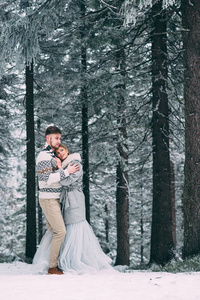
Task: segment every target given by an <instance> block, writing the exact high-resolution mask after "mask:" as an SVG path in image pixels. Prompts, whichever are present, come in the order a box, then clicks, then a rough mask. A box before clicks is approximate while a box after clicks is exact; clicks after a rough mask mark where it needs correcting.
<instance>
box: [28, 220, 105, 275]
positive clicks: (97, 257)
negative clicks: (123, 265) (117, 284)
mask: <svg viewBox="0 0 200 300" xmlns="http://www.w3.org/2000/svg"><path fill="white" fill-rule="evenodd" d="M66 230H67V233H66V236H65V239H64V241H63V243H62V246H61V249H60V256H59V261H58V266H59V267H60V268H61V269H62V270H63V271H64V272H70V273H76V274H77V273H78V274H84V273H96V272H97V271H100V270H101V269H105V268H111V266H110V264H111V259H110V257H108V256H107V255H106V254H105V253H104V252H103V251H102V249H101V247H100V245H99V242H98V239H97V238H96V236H95V234H94V232H93V230H92V227H91V226H90V225H89V224H88V222H87V221H81V222H78V223H74V224H69V225H66ZM52 238H53V231H52V229H48V230H47V232H46V234H45V235H44V237H43V239H42V241H41V243H40V246H39V248H38V250H37V252H36V254H35V257H34V260H33V265H34V270H35V272H36V273H40V274H45V273H47V271H48V266H49V255H50V246H51V241H52Z"/></svg>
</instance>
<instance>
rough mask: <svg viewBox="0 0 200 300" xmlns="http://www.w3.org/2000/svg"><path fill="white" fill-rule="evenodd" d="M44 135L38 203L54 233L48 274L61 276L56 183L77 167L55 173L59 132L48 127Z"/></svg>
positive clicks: (61, 230)
mask: <svg viewBox="0 0 200 300" xmlns="http://www.w3.org/2000/svg"><path fill="white" fill-rule="evenodd" d="M45 135H46V144H45V147H44V149H42V151H41V152H40V153H39V155H38V157H37V160H36V165H37V174H38V184H39V203H40V206H41V208H42V210H43V212H44V214H45V217H46V222H47V229H48V228H49V227H51V228H52V230H53V232H54V234H53V239H52V242H51V249H50V258H49V270H48V274H58V275H62V274H63V272H62V270H60V269H59V268H58V255H59V252H60V247H61V244H62V242H63V240H64V237H65V234H66V229H65V225H64V221H63V218H62V214H61V209H60V202H59V198H60V193H61V185H60V183H58V181H59V180H60V177H62V179H64V178H66V177H67V176H69V174H72V173H75V172H76V171H78V168H79V167H78V164H76V165H74V166H71V165H69V166H68V168H67V169H66V170H62V169H60V170H61V171H62V172H57V173H55V170H56V169H57V163H56V159H55V155H54V151H55V149H57V148H58V147H59V145H60V143H61V130H60V129H59V128H58V127H56V126H50V127H48V128H47V129H46V134H45ZM49 178H51V182H52V184H51V185H48V184H47V181H48V179H49ZM54 178H55V180H54ZM58 178H59V179H58Z"/></svg>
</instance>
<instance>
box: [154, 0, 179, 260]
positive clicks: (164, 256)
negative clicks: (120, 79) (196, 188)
mask: <svg viewBox="0 0 200 300" xmlns="http://www.w3.org/2000/svg"><path fill="white" fill-rule="evenodd" d="M162 4H163V1H162V0H159V1H157V2H156V3H155V4H154V5H153V7H152V13H153V16H152V17H153V20H154V22H153V26H154V28H153V30H152V38H151V39H152V105H153V119H152V139H153V141H152V143H153V211H152V232H151V257H150V262H155V263H158V264H164V263H166V262H168V261H169V260H170V259H171V258H172V257H173V249H174V242H173V237H172V194H171V187H172V186H171V169H170V150H169V105H168V95H167V77H168V69H167V35H166V29H167V19H166V12H165V11H164V10H163V9H162Z"/></svg>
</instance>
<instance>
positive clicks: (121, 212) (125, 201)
mask: <svg viewBox="0 0 200 300" xmlns="http://www.w3.org/2000/svg"><path fill="white" fill-rule="evenodd" d="M119 47H120V46H119ZM116 60H117V70H118V71H119V72H120V75H121V76H122V79H121V80H122V83H121V84H119V85H117V86H116V87H115V88H116V91H117V92H118V103H117V113H118V118H117V123H118V142H117V150H118V154H119V157H118V164H117V176H116V178H117V192H116V211H117V257H116V262H115V265H129V264H130V261H129V232H128V230H129V193H128V144H127V131H126V117H125V108H126V102H125V97H124V93H125V74H126V71H125V52H124V48H123V46H121V47H120V48H119V50H118V51H117V54H116Z"/></svg>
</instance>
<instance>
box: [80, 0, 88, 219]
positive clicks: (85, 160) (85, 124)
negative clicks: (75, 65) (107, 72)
mask: <svg viewBox="0 0 200 300" xmlns="http://www.w3.org/2000/svg"><path fill="white" fill-rule="evenodd" d="M80 5H81V17H82V25H81V30H80V33H81V41H82V42H81V45H82V46H81V68H82V69H81V73H82V86H81V101H82V154H83V193H84V195H85V206H86V219H87V221H88V223H90V184H89V180H90V179H89V144H88V139H89V137H88V136H89V130H88V95H87V84H86V79H85V78H86V72H87V50H86V46H85V42H84V39H85V21H84V20H85V19H84V17H85V13H86V7H85V1H81V4H80Z"/></svg>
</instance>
